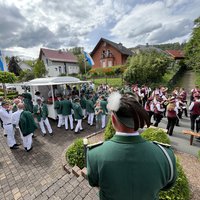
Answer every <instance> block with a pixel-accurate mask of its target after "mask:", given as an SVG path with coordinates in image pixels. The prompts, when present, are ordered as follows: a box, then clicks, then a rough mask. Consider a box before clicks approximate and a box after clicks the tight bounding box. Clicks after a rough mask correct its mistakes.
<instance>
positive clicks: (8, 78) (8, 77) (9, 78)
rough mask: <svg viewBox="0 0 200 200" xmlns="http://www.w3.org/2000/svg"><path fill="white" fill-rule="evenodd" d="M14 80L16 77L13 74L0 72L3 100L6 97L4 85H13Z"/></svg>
mask: <svg viewBox="0 0 200 200" xmlns="http://www.w3.org/2000/svg"><path fill="white" fill-rule="evenodd" d="M16 80H17V77H16V76H15V74H14V73H11V72H3V71H0V83H2V84H3V90H4V97H5V98H6V96H7V92H6V86H5V83H14V82H15V81H16Z"/></svg>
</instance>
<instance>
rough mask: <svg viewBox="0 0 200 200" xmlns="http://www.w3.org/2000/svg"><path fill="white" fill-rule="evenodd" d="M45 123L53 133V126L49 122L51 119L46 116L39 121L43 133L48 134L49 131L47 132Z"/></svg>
mask: <svg viewBox="0 0 200 200" xmlns="http://www.w3.org/2000/svg"><path fill="white" fill-rule="evenodd" d="M44 124H45V125H46V127H47V130H48V132H49V133H52V132H53V131H52V128H51V125H50V123H49V119H48V118H46V119H45V120H44V119H41V121H40V122H39V125H40V129H41V131H42V133H43V134H46V133H47V132H46V129H45V127H44Z"/></svg>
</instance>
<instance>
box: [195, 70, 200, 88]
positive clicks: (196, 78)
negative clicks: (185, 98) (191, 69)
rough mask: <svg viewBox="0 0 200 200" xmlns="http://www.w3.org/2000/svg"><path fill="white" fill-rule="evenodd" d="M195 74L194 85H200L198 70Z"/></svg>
mask: <svg viewBox="0 0 200 200" xmlns="http://www.w3.org/2000/svg"><path fill="white" fill-rule="evenodd" d="M195 75H196V77H195V85H198V86H200V72H196V73H195Z"/></svg>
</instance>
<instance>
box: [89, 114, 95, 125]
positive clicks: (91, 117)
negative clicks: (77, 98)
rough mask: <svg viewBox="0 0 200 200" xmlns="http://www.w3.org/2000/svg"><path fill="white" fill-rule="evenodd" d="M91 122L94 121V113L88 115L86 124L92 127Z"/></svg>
mask: <svg viewBox="0 0 200 200" xmlns="http://www.w3.org/2000/svg"><path fill="white" fill-rule="evenodd" d="M93 121H94V113H89V116H88V124H89V125H93Z"/></svg>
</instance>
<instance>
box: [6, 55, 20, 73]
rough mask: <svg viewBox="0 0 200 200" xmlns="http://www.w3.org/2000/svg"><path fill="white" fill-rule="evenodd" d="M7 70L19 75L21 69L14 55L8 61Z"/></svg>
mask: <svg viewBox="0 0 200 200" xmlns="http://www.w3.org/2000/svg"><path fill="white" fill-rule="evenodd" d="M8 70H9V72H12V73H14V74H15V75H16V76H19V74H20V72H21V69H20V67H19V65H18V62H17V58H15V57H14V56H13V57H11V59H10V61H9V64H8Z"/></svg>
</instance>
